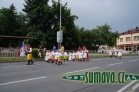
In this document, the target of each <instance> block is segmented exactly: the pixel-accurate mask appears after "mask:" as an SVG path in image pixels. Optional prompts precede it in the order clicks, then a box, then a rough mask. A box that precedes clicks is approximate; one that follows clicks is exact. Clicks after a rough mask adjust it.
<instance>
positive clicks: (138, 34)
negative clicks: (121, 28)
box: [132, 33, 139, 44]
mask: <svg viewBox="0 0 139 92" xmlns="http://www.w3.org/2000/svg"><path fill="white" fill-rule="evenodd" d="M134 36H139V33H134V34H132V39H133V44H136V43H139V40H137V41H134Z"/></svg>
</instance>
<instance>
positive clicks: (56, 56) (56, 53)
mask: <svg viewBox="0 0 139 92" xmlns="http://www.w3.org/2000/svg"><path fill="white" fill-rule="evenodd" d="M58 54H59V53H58V52H55V54H54V56H55V57H54V59H55V64H57V62H58V56H59V55H58Z"/></svg>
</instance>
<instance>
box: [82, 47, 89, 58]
mask: <svg viewBox="0 0 139 92" xmlns="http://www.w3.org/2000/svg"><path fill="white" fill-rule="evenodd" d="M85 60H87V61H89V56H88V51H87V50H85V51H84V52H83V61H85Z"/></svg>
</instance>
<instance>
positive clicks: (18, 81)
mask: <svg viewBox="0 0 139 92" xmlns="http://www.w3.org/2000/svg"><path fill="white" fill-rule="evenodd" d="M44 78H47V76H43V77H38V78H31V79H25V80H19V81H13V82H7V83H2V84H0V86H2V85H8V84H13V83H19V82H25V81H31V80H38V79H44Z"/></svg>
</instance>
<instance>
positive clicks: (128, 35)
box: [117, 29, 139, 51]
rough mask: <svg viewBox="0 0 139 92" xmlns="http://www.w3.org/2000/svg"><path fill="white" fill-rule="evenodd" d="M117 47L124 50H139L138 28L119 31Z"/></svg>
mask: <svg viewBox="0 0 139 92" xmlns="http://www.w3.org/2000/svg"><path fill="white" fill-rule="evenodd" d="M119 47H120V48H122V49H123V50H125V51H139V29H132V30H128V31H127V32H123V33H121V34H120V37H119V38H118V39H117V48H119Z"/></svg>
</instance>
